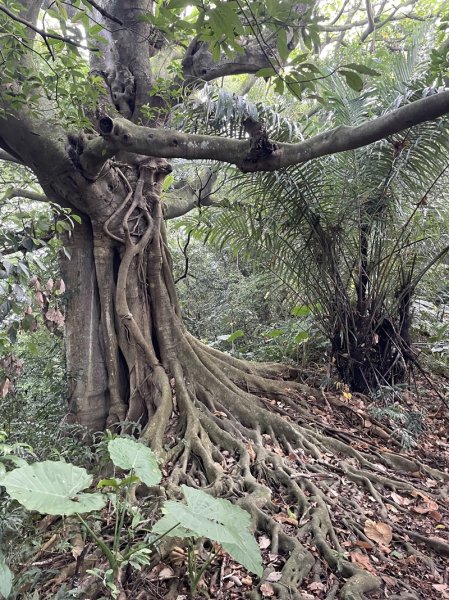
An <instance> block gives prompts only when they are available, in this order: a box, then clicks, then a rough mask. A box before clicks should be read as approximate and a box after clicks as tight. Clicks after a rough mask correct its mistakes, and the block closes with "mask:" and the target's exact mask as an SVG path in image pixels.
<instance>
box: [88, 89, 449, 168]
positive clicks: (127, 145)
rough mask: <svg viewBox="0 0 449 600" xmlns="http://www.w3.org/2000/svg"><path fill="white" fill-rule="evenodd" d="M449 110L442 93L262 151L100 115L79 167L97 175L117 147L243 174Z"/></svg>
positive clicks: (357, 142) (380, 135)
mask: <svg viewBox="0 0 449 600" xmlns="http://www.w3.org/2000/svg"><path fill="white" fill-rule="evenodd" d="M448 112H449V92H442V93H440V94H435V95H433V96H429V97H427V98H422V99H421V100H417V101H416V102H412V103H410V104H407V105H406V106H402V107H401V108H398V109H397V110H394V111H392V112H390V113H388V114H386V115H383V116H381V117H378V118H377V119H373V120H371V121H367V122H366V123H364V124H362V125H358V126H355V127H351V126H346V125H343V126H340V127H337V128H335V129H330V130H329V131H325V132H323V133H320V134H318V135H316V136H314V137H312V138H309V139H308V140H304V141H302V142H299V143H297V144H287V143H278V142H271V143H264V144H262V146H261V149H260V152H259V153H258V148H257V147H255V144H254V143H252V142H253V140H251V139H246V140H235V139H228V138H224V137H218V136H209V135H196V134H186V133H181V132H178V131H174V130H170V129H150V128H148V127H142V126H139V125H135V124H134V123H131V122H130V121H127V120H126V119H123V118H117V119H114V120H113V119H111V118H110V117H107V116H105V117H103V118H102V119H100V123H99V127H100V133H101V137H97V138H93V139H91V140H88V141H87V142H86V144H85V146H84V150H83V153H82V154H81V156H80V166H81V168H82V170H83V172H84V174H85V175H86V177H89V178H91V179H95V178H96V177H97V176H98V174H99V172H100V170H101V167H102V166H103V164H104V163H105V162H106V160H107V159H108V158H111V157H112V156H114V155H115V154H116V153H118V152H119V151H125V152H132V153H135V154H142V155H146V156H154V157H162V158H186V159H190V160H194V159H209V160H218V161H221V162H227V163H231V164H234V165H236V166H237V167H239V168H240V169H241V170H242V171H244V172H251V171H275V170H277V169H281V168H283V167H288V166H291V165H295V164H299V163H303V162H306V161H308V160H311V159H314V158H318V157H320V156H325V155H328V154H335V153H336V152H344V151H346V150H354V149H356V148H360V147H362V146H367V145H368V144H371V143H373V142H376V141H378V140H381V139H384V138H386V137H387V136H389V135H392V134H395V133H399V132H400V131H403V130H405V129H408V128H409V127H413V126H414V125H418V124H420V123H423V122H426V121H432V120H433V119H436V118H438V117H441V116H443V115H445V114H446V113H448Z"/></svg>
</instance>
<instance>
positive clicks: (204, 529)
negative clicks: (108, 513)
mask: <svg viewBox="0 0 449 600" xmlns="http://www.w3.org/2000/svg"><path fill="white" fill-rule="evenodd" d="M181 489H182V492H183V494H184V496H185V499H186V501H187V505H185V504H183V503H181V502H175V501H171V500H169V501H167V502H165V503H164V506H163V509H162V511H163V513H164V516H163V517H162V518H161V519H160V520H159V521H158V522H157V523H156V524H155V526H154V527H153V533H160V534H163V533H167V532H168V531H169V529H171V528H172V527H175V526H176V525H177V524H179V526H178V527H175V529H172V531H170V532H169V533H167V535H168V536H171V537H173V536H175V537H176V536H179V535H184V536H188V537H190V536H193V537H207V538H209V539H211V540H213V541H215V542H218V543H220V544H221V545H222V546H223V548H224V549H225V550H226V551H227V552H229V554H230V555H231V556H232V557H233V558H234V559H235V560H237V561H238V562H239V563H240V564H241V565H243V566H244V567H245V568H246V569H248V571H251V572H252V573H255V574H256V575H258V576H259V577H260V576H261V575H262V571H263V569H262V558H261V555H260V549H259V546H258V544H257V542H256V540H255V539H254V536H253V535H252V533H251V531H250V528H251V517H250V515H249V513H248V512H246V511H245V510H243V509H242V508H240V507H239V506H235V505H234V504H231V502H229V501H228V500H225V499H224V498H214V497H212V496H210V495H209V494H206V493H205V492H203V491H201V490H195V489H193V488H189V487H187V486H186V485H182V486H181Z"/></svg>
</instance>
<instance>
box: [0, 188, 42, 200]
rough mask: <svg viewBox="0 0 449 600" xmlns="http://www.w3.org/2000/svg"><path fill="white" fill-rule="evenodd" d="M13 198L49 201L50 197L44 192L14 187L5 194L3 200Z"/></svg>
mask: <svg viewBox="0 0 449 600" xmlns="http://www.w3.org/2000/svg"><path fill="white" fill-rule="evenodd" d="M11 198H26V199H27V200H34V201H35V202H48V198H47V196H45V195H44V194H39V193H38V192H33V191H32V190H24V189H21V188H12V189H11V190H9V191H8V193H7V194H5V195H4V196H3V198H2V200H9V199H11Z"/></svg>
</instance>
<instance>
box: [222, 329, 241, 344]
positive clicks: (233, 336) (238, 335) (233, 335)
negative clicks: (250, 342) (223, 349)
mask: <svg viewBox="0 0 449 600" xmlns="http://www.w3.org/2000/svg"><path fill="white" fill-rule="evenodd" d="M244 335H245V332H244V331H242V330H241V329H237V330H236V331H234V333H231V335H230V336H229V337H228V338H226V341H227V342H233V341H234V340H237V339H238V338H241V337H243V336H244Z"/></svg>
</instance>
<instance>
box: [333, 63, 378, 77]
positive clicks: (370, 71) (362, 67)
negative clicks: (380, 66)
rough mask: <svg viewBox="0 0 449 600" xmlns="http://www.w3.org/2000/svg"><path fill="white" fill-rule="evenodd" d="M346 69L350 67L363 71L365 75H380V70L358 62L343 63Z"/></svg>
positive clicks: (353, 69)
mask: <svg viewBox="0 0 449 600" xmlns="http://www.w3.org/2000/svg"><path fill="white" fill-rule="evenodd" d="M342 67H343V68H344V69H350V70H351V71H357V73H362V74H363V75H372V76H376V75H380V73H379V71H375V70H374V69H371V68H370V67H367V66H366V65H358V64H356V63H349V64H348V65H342Z"/></svg>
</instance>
